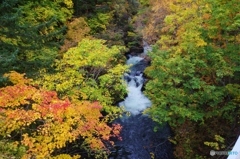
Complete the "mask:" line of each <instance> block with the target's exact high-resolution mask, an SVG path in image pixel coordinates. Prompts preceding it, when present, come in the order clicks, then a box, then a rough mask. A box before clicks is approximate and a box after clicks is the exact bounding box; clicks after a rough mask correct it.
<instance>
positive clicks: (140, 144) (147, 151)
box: [109, 43, 172, 159]
mask: <svg viewBox="0 0 240 159" xmlns="http://www.w3.org/2000/svg"><path fill="white" fill-rule="evenodd" d="M149 50H150V51H151V47H150V46H148V45H147V44H146V43H144V52H143V53H142V55H141V57H140V56H129V59H128V60H127V64H128V65H131V68H130V72H129V73H127V74H125V75H124V79H125V81H126V82H127V86H128V87H127V89H128V95H127V97H126V98H125V100H124V101H122V102H120V103H119V106H123V107H124V108H125V110H126V111H127V112H129V113H130V116H124V117H122V118H121V119H118V120H116V121H115V122H116V123H119V124H121V125H122V127H123V129H122V131H121V137H122V140H121V141H115V144H116V147H115V149H114V150H113V151H112V154H111V155H110V156H109V159H152V158H154V159H170V158H172V146H171V144H170V143H169V141H168V138H169V136H170V134H171V133H170V129H169V127H168V126H167V125H164V126H162V127H158V131H157V132H154V128H155V127H157V126H158V125H157V124H156V123H155V122H153V121H152V120H151V119H150V118H149V117H148V116H147V115H143V114H142V112H143V111H144V110H145V109H146V108H148V107H150V106H151V101H150V100H149V99H148V98H147V97H146V96H145V95H144V94H143V93H142V87H143V84H144V81H145V79H144V77H143V71H144V69H145V68H146V67H147V66H148V62H147V61H146V60H145V59H144V58H142V56H144V55H145V54H147V52H148V51H149Z"/></svg>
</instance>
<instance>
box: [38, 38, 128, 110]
mask: <svg viewBox="0 0 240 159" xmlns="http://www.w3.org/2000/svg"><path fill="white" fill-rule="evenodd" d="M104 42H105V41H104V40H98V39H91V40H90V39H83V40H82V41H81V42H79V43H78V46H77V47H73V48H71V49H69V50H68V51H67V52H66V53H65V54H64V55H63V58H62V59H61V60H58V61H56V72H55V73H50V74H49V73H46V74H45V73H44V72H43V74H42V75H43V77H42V79H41V80H40V81H39V83H40V84H41V85H43V87H44V88H47V89H50V90H55V91H57V92H59V94H60V95H61V96H65V95H68V96H70V97H71V98H76V99H83V100H91V101H99V102H100V103H101V104H102V105H103V106H104V108H105V109H106V110H108V109H111V108H110V107H109V106H110V105H111V104H113V103H114V102H115V101H118V100H120V99H123V97H124V95H125V93H126V89H125V86H124V85H123V83H124V82H123V79H122V75H123V73H124V72H125V71H126V68H127V67H126V66H123V65H121V64H118V63H119V59H118V58H117V57H118V56H119V55H120V54H122V51H123V50H124V47H121V46H113V47H111V48H108V47H107V46H106V45H104Z"/></svg>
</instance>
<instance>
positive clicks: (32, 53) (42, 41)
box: [0, 0, 72, 75]
mask: <svg viewBox="0 0 240 159" xmlns="http://www.w3.org/2000/svg"><path fill="white" fill-rule="evenodd" d="M71 8H72V2H71V1H70V0H69V1H68V0H58V1H55V2H53V1H46V0H44V1H28V0H24V1H19V0H15V1H14V0H4V1H3V2H2V4H1V6H0V12H1V13H0V21H1V30H0V46H1V47H0V48H1V49H0V67H1V71H0V74H1V75H3V74H4V73H6V72H8V71H10V70H18V71H20V72H26V73H27V74H31V75H33V74H34V73H36V72H37V70H38V69H39V68H43V67H48V66H49V65H50V64H51V63H52V62H53V60H54V59H55V58H56V56H57V50H58V47H59V45H60V43H61V41H62V39H63V32H64V30H65V29H66V28H65V27H64V23H65V22H66V21H67V19H69V18H70V16H71V14H72V9H71ZM29 68H31V69H29Z"/></svg>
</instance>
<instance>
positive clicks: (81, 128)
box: [0, 72, 121, 159]
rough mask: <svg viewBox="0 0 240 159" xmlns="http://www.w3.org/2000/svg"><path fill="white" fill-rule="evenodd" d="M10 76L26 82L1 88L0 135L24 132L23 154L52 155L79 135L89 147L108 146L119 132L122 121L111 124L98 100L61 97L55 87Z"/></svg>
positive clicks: (97, 148)
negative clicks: (40, 87)
mask: <svg viewBox="0 0 240 159" xmlns="http://www.w3.org/2000/svg"><path fill="white" fill-rule="evenodd" d="M7 76H8V77H10V80H11V81H14V82H16V81H24V82H26V83H24V82H20V83H17V82H16V83H15V85H13V86H7V87H4V88H1V89H0V121H1V122H0V135H1V136H3V137H9V136H11V135H12V134H13V133H14V134H16V133H17V134H18V135H21V139H22V140H21V141H19V142H18V144H22V145H23V146H26V147H27V153H26V154H25V155H24V156H23V158H26V159H27V158H32V157H34V158H51V153H52V152H53V151H54V150H56V149H59V148H62V147H65V146H66V143H67V142H74V141H75V140H76V139H79V138H80V139H83V140H84V145H88V146H85V148H90V149H91V150H90V151H95V150H103V149H105V150H106V147H105V145H104V142H105V141H108V140H109V138H110V137H111V136H118V135H119V133H120V129H121V126H120V125H114V126H113V127H109V126H108V125H107V123H106V122H105V121H104V120H101V119H100V118H104V117H103V116H102V114H101V112H100V111H101V109H102V106H101V105H99V103H98V102H94V103H91V102H89V101H77V100H76V101H72V102H71V101H69V100H68V99H59V98H58V96H57V93H56V92H54V91H47V90H44V89H39V88H36V87H34V86H31V85H30V84H27V83H28V82H29V81H28V80H26V79H25V78H24V77H23V75H20V74H17V73H16V72H12V73H10V74H8V75H7ZM14 77H16V79H15V78H14ZM21 78H22V79H21Z"/></svg>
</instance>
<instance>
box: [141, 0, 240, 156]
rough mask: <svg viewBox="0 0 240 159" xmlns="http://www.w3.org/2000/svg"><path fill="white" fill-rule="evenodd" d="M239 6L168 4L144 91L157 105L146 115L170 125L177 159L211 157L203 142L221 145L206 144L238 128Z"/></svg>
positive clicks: (227, 3)
mask: <svg viewBox="0 0 240 159" xmlns="http://www.w3.org/2000/svg"><path fill="white" fill-rule="evenodd" d="M233 4H234V5H233ZM239 7H240V6H239V3H238V4H237V1H224V2H223V1H221V0H217V1H204V0H201V1H191V0H181V1H175V2H174V3H172V4H171V5H170V6H169V11H170V13H169V15H167V16H166V18H165V20H164V25H163V28H162V36H161V38H160V39H159V41H158V42H157V44H156V45H155V47H154V48H153V52H152V53H151V54H150V57H151V58H152V62H151V66H150V67H148V68H147V69H146V71H145V73H146V75H147V76H148V77H149V78H151V80H150V81H149V82H148V83H147V85H146V91H145V92H146V94H147V96H148V97H149V98H150V99H151V100H152V102H153V105H152V107H151V108H149V109H148V110H147V111H146V113H148V114H149V115H150V116H151V117H152V119H153V120H154V121H157V122H158V123H160V124H162V123H165V122H168V123H169V124H170V125H171V126H172V128H173V129H174V132H175V136H174V137H173V139H174V142H175V143H176V144H177V145H176V147H175V155H176V157H178V158H195V157H196V154H198V157H199V155H201V156H202V157H204V155H206V156H207V155H208V154H207V153H206V151H207V150H208V148H207V147H206V146H204V144H203V143H204V142H205V144H207V145H209V146H214V145H215V146H217V145H216V144H217V143H213V144H211V143H209V142H206V141H211V138H213V137H214V136H215V135H216V134H219V135H221V136H224V137H226V138H227V137H228V136H229V135H230V132H231V131H233V129H231V128H230V127H229V125H231V124H233V125H235V124H239V123H236V120H237V119H238V117H239V115H240V111H239V85H240V83H239V80H237V79H239V66H240V63H239V61H240V59H239V50H240V45H239V40H238V37H239V32H238V31H237V30H238V29H237V28H236V26H237V25H238V21H239V18H238V14H239V12H238V11H237V10H238V8H239ZM238 27H239V26H238ZM231 29H233V30H231ZM233 92H235V93H233ZM218 121H219V122H218ZM223 124H225V126H223V127H221V128H219V127H218V126H217V125H223ZM213 125H214V126H213ZM203 131H204V132H206V133H208V134H209V135H206V136H204V135H203V134H202V132H203ZM198 132H201V133H198ZM228 132H229V133H228ZM193 140H194V141H193ZM199 145H202V147H201V149H199V148H197V147H199ZM219 148H223V147H221V146H219ZM206 156H205V157H206Z"/></svg>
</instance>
